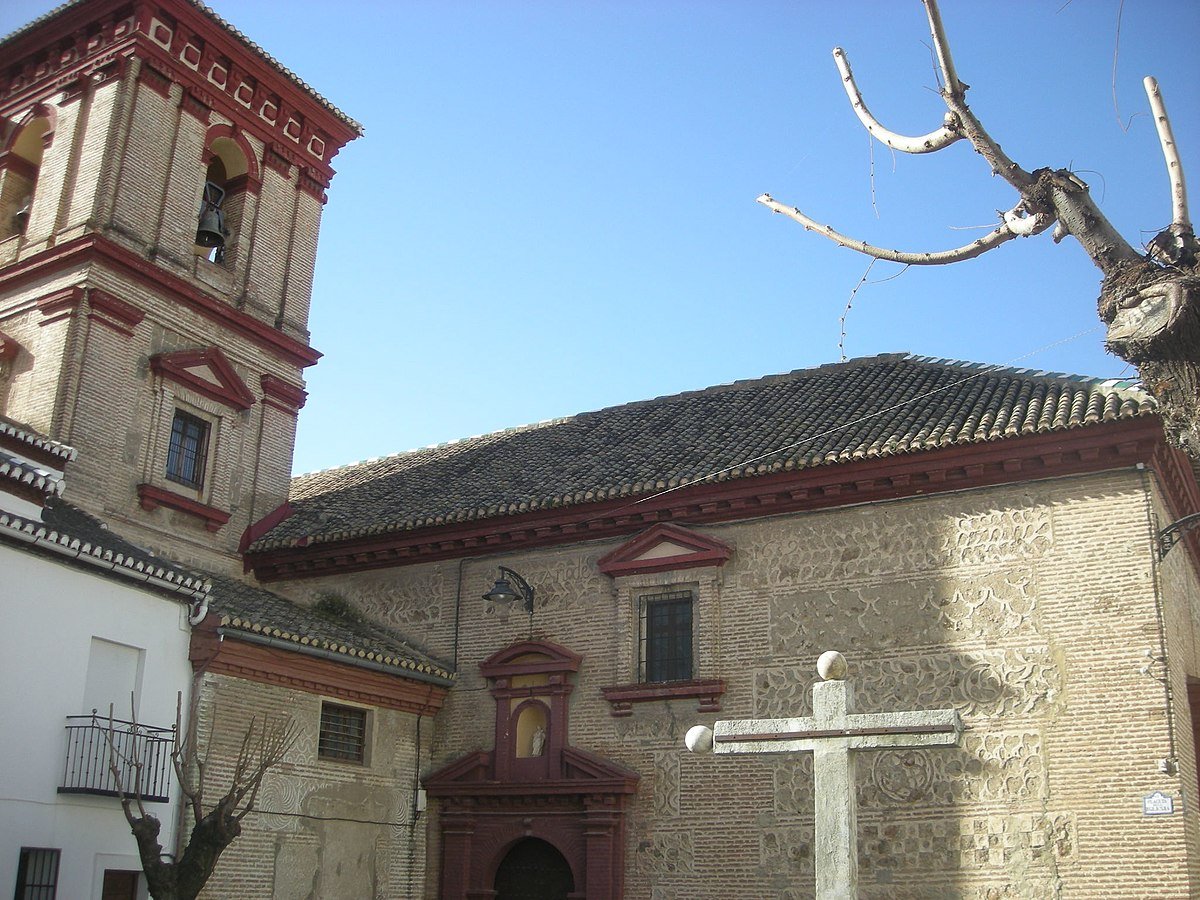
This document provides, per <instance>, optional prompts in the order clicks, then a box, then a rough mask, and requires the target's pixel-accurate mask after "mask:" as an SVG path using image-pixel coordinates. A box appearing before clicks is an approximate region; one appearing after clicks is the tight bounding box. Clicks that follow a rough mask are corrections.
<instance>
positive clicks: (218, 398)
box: [0, 0, 361, 570]
mask: <svg viewBox="0 0 1200 900" xmlns="http://www.w3.org/2000/svg"><path fill="white" fill-rule="evenodd" d="M0 60H2V61H3V62H2V63H0V414H3V415H6V416H8V417H9V418H11V419H15V420H17V421H19V422H23V423H26V424H28V425H30V426H32V427H33V428H35V429H36V430H38V431H40V432H42V433H44V434H47V435H49V436H50V437H52V438H54V439H55V440H58V441H61V442H63V443H66V444H69V445H71V446H73V447H75V448H77V449H78V450H79V458H78V461H77V464H76V466H75V473H74V475H75V477H74V478H73V480H72V484H71V487H70V489H69V490H68V496H67V499H68V500H69V501H71V502H73V503H75V504H76V505H78V506H81V507H83V508H84V509H86V510H88V511H90V512H93V513H95V514H97V515H99V516H101V517H102V518H104V519H105V520H107V521H110V522H112V523H114V525H116V526H117V527H119V528H120V529H121V530H122V532H123V533H124V534H125V535H126V536H128V537H129V538H131V539H133V540H135V541H138V542H140V543H142V544H144V545H146V546H148V547H150V548H152V549H156V550H160V551H162V552H165V553H168V554H169V555H171V556H172V557H173V558H175V559H178V560H180V561H183V562H188V563H191V564H195V565H203V566H207V567H210V568H212V567H216V568H221V569H226V570H232V569H234V568H235V567H236V568H239V569H240V565H239V564H238V563H237V556H236V554H237V550H238V546H239V541H240V539H241V538H242V536H243V534H244V532H245V531H246V529H247V527H248V526H249V525H250V524H251V523H253V522H257V521H259V520H261V519H263V518H264V517H267V516H270V515H271V514H272V512H273V511H275V510H277V509H279V508H280V507H281V505H282V504H283V503H284V502H285V501H286V498H287V488H288V481H289V478H290V475H291V460H292V449H293V442H294V439H295V430H296V416H297V414H298V412H299V410H300V408H301V407H302V406H303V405H304V400H305V396H306V395H305V391H304V379H303V372H304V369H305V367H307V366H310V365H312V364H314V363H315V362H316V361H317V359H318V358H319V356H320V354H319V353H317V351H315V350H314V349H313V348H312V347H311V346H310V345H309V335H308V330H307V321H308V310H309V301H310V298H311V293H312V279H313V269H314V264H315V258H316V248H317V233H318V230H319V228H320V220H321V211H322V207H323V205H324V203H325V201H326V194H325V191H326V189H327V188H328V186H329V183H330V180H331V179H332V177H333V174H334V170H333V168H332V167H331V161H332V159H333V157H334V156H335V155H336V154H337V152H338V151H339V150H340V149H341V148H342V147H343V146H344V145H345V144H346V143H348V142H349V141H351V140H353V139H354V138H355V137H357V136H359V135H360V134H361V128H360V126H359V125H358V123H356V122H355V121H354V120H352V119H350V118H349V117H347V116H346V115H344V114H343V113H341V112H339V111H338V110H337V109H336V108H335V107H334V106H333V105H332V104H330V103H329V102H328V101H326V100H325V99H324V98H322V97H321V96H320V95H318V94H317V93H315V92H314V91H313V90H312V88H310V87H309V86H308V85H306V84H305V83H304V82H302V81H301V80H300V79H299V78H297V77H296V76H295V75H294V74H293V73H291V72H290V71H288V70H287V69H286V68H284V67H283V66H282V65H281V64H280V63H279V62H277V61H276V60H275V59H273V58H272V57H271V56H269V55H268V54H266V53H265V52H264V51H263V50H262V49H261V48H259V47H258V46H257V45H255V44H252V43H251V42H250V41H248V40H247V39H246V38H245V37H244V36H243V35H241V34H240V33H239V32H238V31H236V30H235V29H234V28H233V27H231V26H230V25H229V24H228V23H226V22H225V21H224V20H222V19H221V18H219V17H218V16H216V14H214V13H213V12H212V11H210V10H208V9H207V8H206V7H204V6H201V5H200V4H199V3H194V2H191V0H155V2H137V0H135V2H128V0H83V2H77V3H73V4H68V5H66V6H63V7H60V8H58V9H57V10H56V11H54V12H52V13H50V14H49V15H48V16H45V17H43V18H42V19H39V20H38V21H36V22H35V23H33V24H32V25H30V26H28V27H27V28H25V29H23V30H21V31H18V32H15V33H14V34H12V35H10V36H9V37H8V38H6V39H4V41H3V43H0Z"/></svg>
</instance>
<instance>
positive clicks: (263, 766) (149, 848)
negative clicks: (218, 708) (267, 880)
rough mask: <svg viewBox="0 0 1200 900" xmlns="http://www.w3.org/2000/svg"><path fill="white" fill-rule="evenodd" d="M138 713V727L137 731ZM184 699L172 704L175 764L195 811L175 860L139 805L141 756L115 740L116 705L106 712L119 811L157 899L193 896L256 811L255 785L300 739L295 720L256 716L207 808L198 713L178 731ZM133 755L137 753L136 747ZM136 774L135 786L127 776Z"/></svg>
mask: <svg viewBox="0 0 1200 900" xmlns="http://www.w3.org/2000/svg"><path fill="white" fill-rule="evenodd" d="M136 718H137V717H136V716H134V717H133V727H134V729H135V730H136V729H137V721H136ZM181 719H182V699H181V698H177V699H176V705H175V744H174V747H173V749H172V751H171V762H172V764H173V766H174V770H175V777H176V779H177V780H178V782H179V787H180V790H182V792H183V796H184V800H185V801H186V802H187V805H188V808H189V809H190V811H191V814H192V820H193V823H194V824H193V825H192V830H191V833H190V834H189V835H188V840H187V844H186V845H185V846H184V848H183V850H182V852H181V853H180V854H179V855H178V857H177V858H175V859H174V860H173V861H169V862H168V861H164V857H166V856H168V854H166V853H165V852H164V850H163V846H162V844H161V843H160V842H159V839H158V836H159V832H160V831H161V830H162V823H161V822H159V820H158V818H157V817H155V816H153V815H151V814H150V813H148V812H147V811H146V808H145V806H144V805H143V803H142V791H141V784H142V778H141V773H142V769H143V766H144V761H143V760H142V759H140V758H138V757H137V756H133V757H131V756H129V755H127V754H126V753H125V752H123V751H122V750H121V749H120V748H119V747H118V746H117V744H116V742H115V741H114V740H113V738H112V735H113V727H112V710H111V708H110V709H109V730H108V736H109V740H108V758H109V769H110V770H111V772H112V774H113V779H114V781H115V783H116V786H117V794H118V796H119V797H120V800H121V809H122V810H123V811H124V813H125V819H126V821H128V822H129V829H130V831H132V832H133V837H134V840H136V841H137V846H138V855H139V857H140V859H141V862H142V871H143V872H144V873H145V875H146V884H147V886H148V888H149V891H150V896H151V897H153V898H154V900H195V898H196V897H197V896H198V895H199V894H200V892H201V891H202V890H203V889H204V885H205V884H206V883H207V882H208V879H209V878H210V877H211V876H212V873H213V870H214V869H215V868H216V866H217V861H218V860H219V859H220V858H221V854H222V853H223V852H224V851H225V849H226V848H227V847H228V846H229V845H230V844H232V843H233V841H234V840H235V839H236V838H237V837H238V835H240V834H241V833H242V819H244V818H245V817H246V815H247V814H249V813H250V811H251V810H253V809H254V801H255V799H256V798H257V797H258V789H259V787H260V786H261V784H262V780H263V778H264V777H265V776H266V774H267V772H268V771H269V770H270V769H271V768H272V767H274V766H275V765H277V764H278V763H279V762H281V761H282V760H283V757H284V755H285V754H286V753H287V752H288V750H289V749H290V748H291V746H292V744H293V743H294V742H295V739H296V729H295V723H294V722H293V721H292V720H291V719H280V720H276V721H270V720H268V721H264V722H263V724H262V727H261V728H258V727H256V723H255V721H254V720H251V722H250V725H249V726H248V727H247V728H246V732H245V734H244V735H243V736H242V744H241V749H240V750H239V751H238V758H237V762H236V764H235V765H234V770H233V776H232V778H231V780H230V785H229V790H227V791H226V792H225V793H224V794H223V795H222V796H221V798H220V799H219V800H218V801H217V803H216V805H215V806H214V807H213V808H212V809H210V810H209V811H208V812H205V811H204V774H205V768H206V765H207V761H206V759H205V758H204V757H202V756H200V755H199V754H198V753H197V741H196V731H195V727H196V725H195V723H196V715H195V710H194V709H193V710H192V715H190V716H189V717H188V719H189V721H188V726H187V731H186V732H182V731H181V725H182V722H181ZM133 746H134V748H135V749H134V750H133V751H132V752H134V753H136V752H137V750H136V748H137V744H136V743H135V744H134V745H133ZM128 773H132V774H133V784H132V785H127V784H126V783H125V782H126V780H127V778H126V776H127V774H128Z"/></svg>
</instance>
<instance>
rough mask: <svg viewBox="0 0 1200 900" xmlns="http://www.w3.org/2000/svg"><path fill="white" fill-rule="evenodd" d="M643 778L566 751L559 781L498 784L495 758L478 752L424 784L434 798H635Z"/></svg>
mask: <svg viewBox="0 0 1200 900" xmlns="http://www.w3.org/2000/svg"><path fill="white" fill-rule="evenodd" d="M640 777H641V776H639V775H638V774H637V773H636V772H634V771H633V770H631V769H627V768H625V767H624V766H622V765H619V764H618V763H615V762H612V761H611V760H607V759H605V758H604V757H602V756H597V755H596V754H595V753H588V752H587V751H586V750H580V749H579V748H578V747H565V748H564V749H563V751H562V769H561V772H560V773H559V777H557V778H552V779H549V780H541V781H538V782H533V783H530V782H521V781H512V782H508V783H504V782H498V781H496V779H495V774H494V771H493V768H492V754H491V753H487V752H485V751H482V750H477V751H475V752H474V753H468V754H467V755H466V756H463V757H460V758H459V759H456V760H455V761H454V762H452V763H450V765H448V766H445V767H443V768H441V769H439V770H438V771H436V772H434V773H433V774H432V775H430V776H428V777H427V778H426V779H425V781H424V784H425V789H426V790H427V791H429V794H430V796H432V797H469V796H476V797H494V796H519V797H530V796H537V795H542V794H632V793H633V792H634V791H636V790H637V783H638V781H639V780H640Z"/></svg>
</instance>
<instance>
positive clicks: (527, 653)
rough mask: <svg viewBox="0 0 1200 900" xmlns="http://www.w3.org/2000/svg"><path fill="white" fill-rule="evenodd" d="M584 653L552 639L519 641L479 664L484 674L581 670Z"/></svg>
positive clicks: (494, 675) (495, 676)
mask: <svg viewBox="0 0 1200 900" xmlns="http://www.w3.org/2000/svg"><path fill="white" fill-rule="evenodd" d="M581 662H583V657H582V656H580V655H579V654H578V653H572V652H571V651H570V650H568V649H567V648H566V647H560V646H559V645H558V644H555V643H552V642H550V641H518V642H517V643H515V644H510V645H509V646H507V647H505V648H504V649H503V650H500V651H499V652H497V653H493V654H492V655H491V656H489V657H488V658H487V659H485V660H484V661H483V662H481V663H480V664H479V670H480V671H481V672H482V673H483V675H484V677H485V678H501V677H504V676H505V675H533V674H535V673H539V672H578V671H579V664H580V663H581Z"/></svg>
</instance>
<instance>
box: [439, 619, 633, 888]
mask: <svg viewBox="0 0 1200 900" xmlns="http://www.w3.org/2000/svg"><path fill="white" fill-rule="evenodd" d="M581 662H582V659H581V657H579V656H577V655H576V654H574V653H571V652H570V651H569V650H567V649H565V648H563V647H559V646H557V645H555V644H551V643H549V642H546V641H522V642H521V643H519V644H514V645H512V646H511V647H508V648H506V649H505V650H502V651H500V652H499V653H497V654H495V655H494V656H492V657H491V658H489V659H487V660H485V661H484V662H483V663H482V664H481V665H480V670H481V671H482V672H483V674H484V676H485V677H486V678H488V679H489V680H490V681H491V693H492V697H493V698H494V699H495V703H496V730H495V745H494V749H493V750H492V751H491V752H487V751H478V752H476V753H470V754H468V755H466V756H464V757H462V758H461V759H459V760H458V761H456V762H453V763H451V764H450V765H449V766H447V767H445V768H444V769H442V770H441V771H439V772H435V773H434V774H433V775H430V776H429V777H428V778H427V779H425V788H426V790H427V791H428V792H429V796H430V797H431V798H434V799H436V801H437V805H436V808H435V811H436V814H437V816H438V827H439V832H440V834H441V845H442V849H441V856H442V861H441V884H440V888H439V896H440V897H443V898H447V900H468V898H471V900H473V898H477V897H489V898H490V897H494V896H496V897H505V898H514V900H516V898H521V897H527V896H528V897H534V896H536V897H539V898H558V897H562V898H564V900H567V898H572V900H574V898H583V897H586V898H588V900H618V898H619V897H621V895H622V884H623V880H624V871H625V802H626V799H627V798H628V797H629V795H630V794H633V793H635V792H636V791H637V784H638V780H639V779H638V775H637V774H636V773H634V772H631V771H629V770H628V769H626V768H624V767H622V766H619V765H617V764H616V763H613V762H609V761H608V760H606V759H602V758H601V757H599V756H596V755H595V754H592V753H588V752H587V751H586V750H581V749H579V748H578V747H572V746H571V745H570V742H569V740H568V731H567V713H568V704H567V699H568V697H569V696H570V694H571V691H572V689H573V687H574V685H573V684H572V683H571V678H570V676H571V674H572V673H574V672H576V671H578V670H579V665H580V663H581ZM535 884H538V885H542V888H544V890H543V891H542V892H540V893H528V891H529V890H531V889H532V887H533V886H534V885H535ZM493 891H495V892H496V893H495V894H493ZM564 891H565V893H564ZM522 892H525V893H522Z"/></svg>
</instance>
